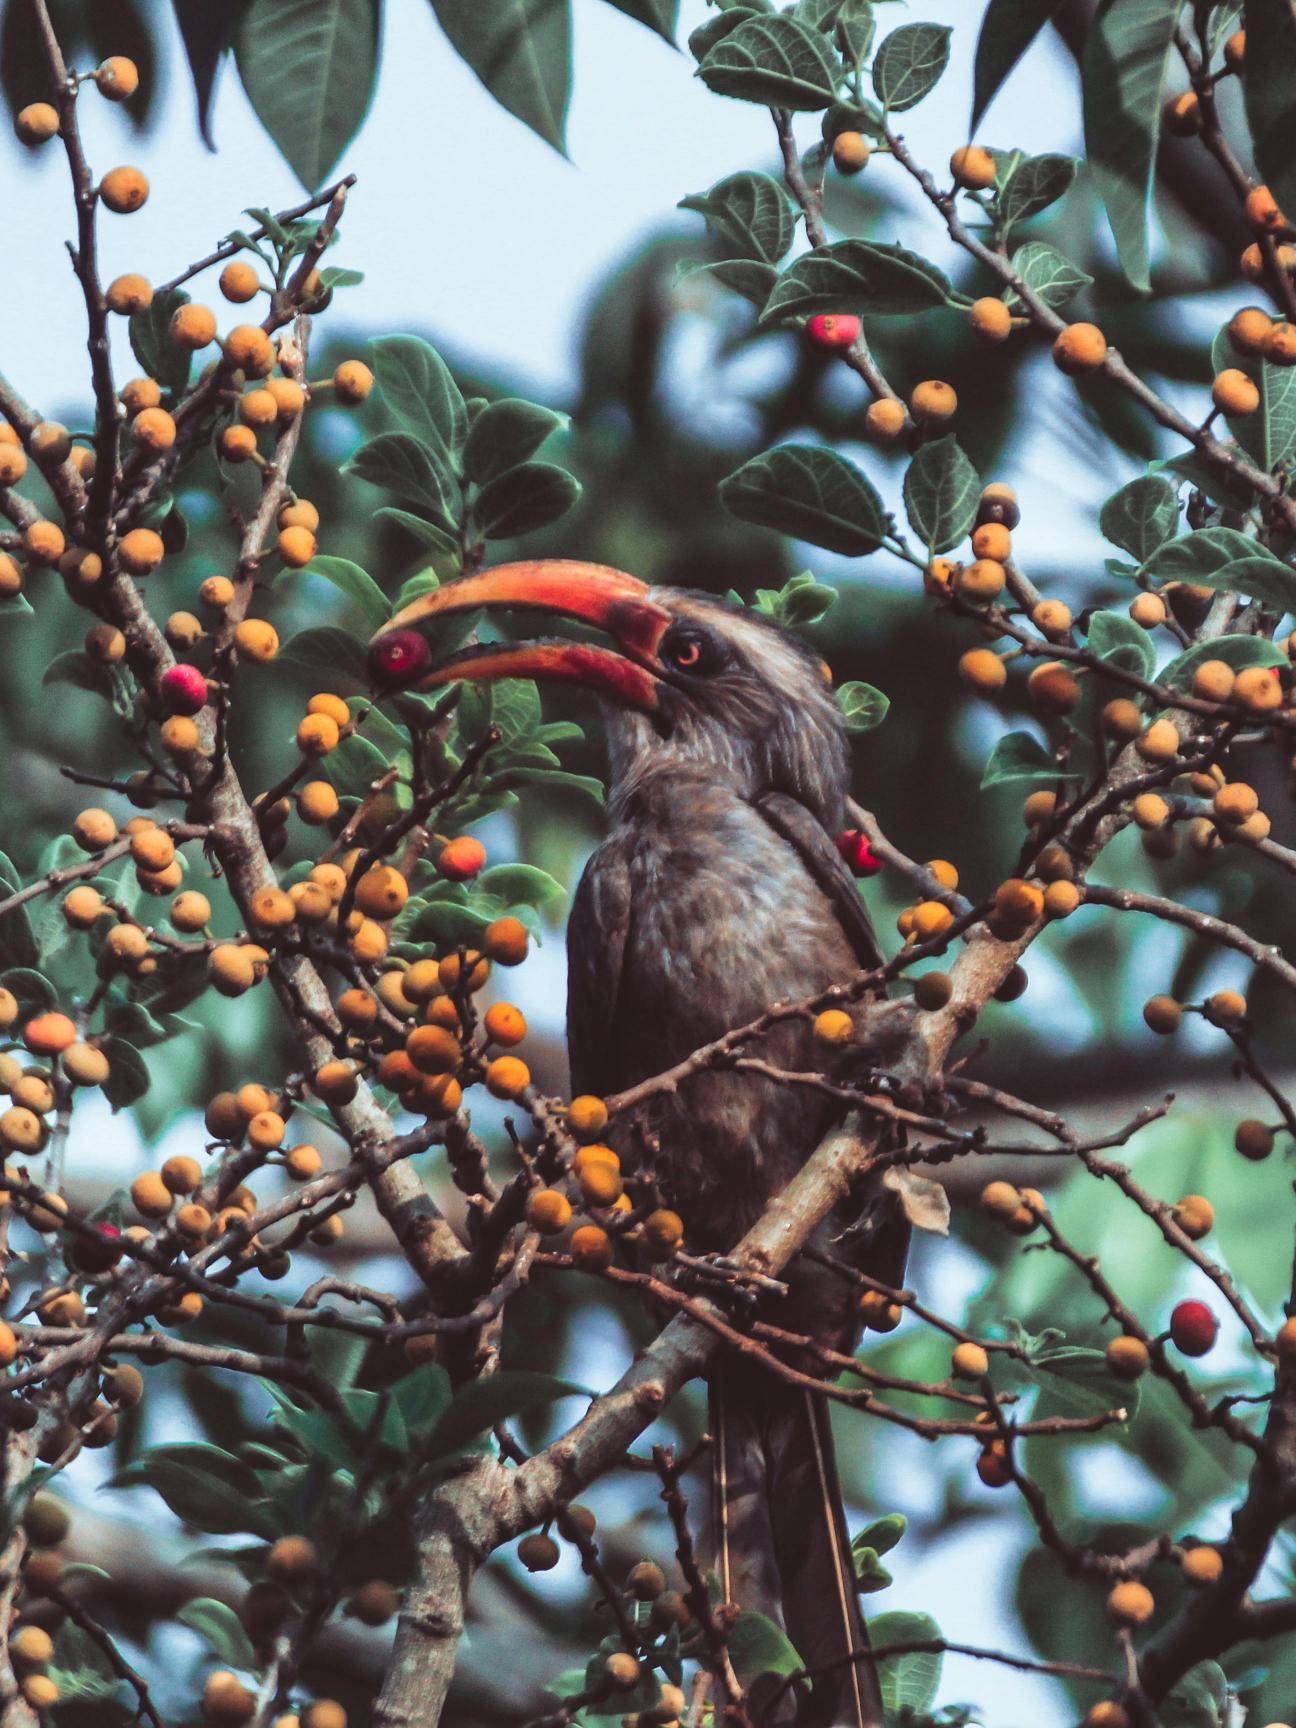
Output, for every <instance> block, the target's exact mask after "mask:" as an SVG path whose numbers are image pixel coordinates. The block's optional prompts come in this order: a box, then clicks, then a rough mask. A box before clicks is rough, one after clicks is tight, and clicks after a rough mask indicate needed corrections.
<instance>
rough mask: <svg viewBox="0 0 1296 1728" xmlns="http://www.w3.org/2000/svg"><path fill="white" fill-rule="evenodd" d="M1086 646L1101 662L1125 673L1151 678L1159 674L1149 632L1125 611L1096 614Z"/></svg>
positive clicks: (1093, 617) (1093, 616) (1090, 621)
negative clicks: (1154, 673) (1126, 614)
mask: <svg viewBox="0 0 1296 1728" xmlns="http://www.w3.org/2000/svg"><path fill="white" fill-rule="evenodd" d="M1087 644H1088V647H1089V649H1090V650H1091V652H1092V653H1094V654H1097V655H1098V657H1099V659H1101V660H1107V661H1110V662H1111V664H1112V665H1113V666H1119V667H1120V668H1121V669H1122V671H1125V672H1134V673H1136V674H1137V675H1138V676H1139V677H1140V678H1150V677H1151V676H1152V674H1153V672H1155V671H1156V652H1155V650H1154V649H1153V647H1152V644H1151V642H1149V640H1148V633H1147V631H1146V630H1144V629H1143V628H1142V627H1141V626H1140V625H1138V624H1136V623H1135V622H1134V620H1133V619H1132V618H1127V617H1126V616H1125V614H1124V613H1123V612H1095V613H1094V614H1093V615H1092V616H1091V618H1090V619H1089V633H1088V637H1087Z"/></svg>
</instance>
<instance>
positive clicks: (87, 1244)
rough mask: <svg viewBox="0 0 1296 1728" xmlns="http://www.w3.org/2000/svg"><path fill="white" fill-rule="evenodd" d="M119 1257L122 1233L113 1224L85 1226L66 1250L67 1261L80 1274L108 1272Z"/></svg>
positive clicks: (120, 1254)
mask: <svg viewBox="0 0 1296 1728" xmlns="http://www.w3.org/2000/svg"><path fill="white" fill-rule="evenodd" d="M91 1232H93V1234H91ZM121 1257H122V1233H121V1231H120V1230H119V1229H118V1228H117V1226H116V1225H115V1224H89V1225H87V1226H86V1229H85V1231H84V1232H81V1231H78V1232H77V1235H76V1237H75V1239H74V1241H73V1242H72V1244H71V1246H70V1247H69V1249H68V1258H69V1260H71V1261H72V1263H73V1265H74V1266H76V1267H77V1268H78V1269H79V1270H80V1271H82V1272H109V1271H111V1270H112V1268H113V1267H114V1266H115V1265H116V1264H117V1262H118V1261H119V1260H120V1259H121Z"/></svg>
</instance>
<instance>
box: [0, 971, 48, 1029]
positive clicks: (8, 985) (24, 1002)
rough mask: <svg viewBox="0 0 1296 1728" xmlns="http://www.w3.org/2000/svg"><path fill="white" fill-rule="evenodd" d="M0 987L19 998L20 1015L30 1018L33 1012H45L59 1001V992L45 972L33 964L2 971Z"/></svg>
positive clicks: (26, 1018)
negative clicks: (37, 969)
mask: <svg viewBox="0 0 1296 1728" xmlns="http://www.w3.org/2000/svg"><path fill="white" fill-rule="evenodd" d="M0 988H3V989H5V990H7V991H8V992H9V994H10V995H11V996H16V997H17V999H18V1012H19V1017H20V1018H21V1019H23V1020H30V1019H31V1017H32V1015H33V1014H44V1013H47V1012H48V1011H49V1009H51V1008H53V1007H54V1006H55V1004H56V1003H57V1002H58V992H57V991H56V990H55V988H54V986H53V985H52V984H51V983H50V981H49V979H48V978H46V977H45V976H44V974H43V973H40V972H37V971H36V969H35V968H34V967H32V966H10V967H7V968H6V969H5V971H3V972H0Z"/></svg>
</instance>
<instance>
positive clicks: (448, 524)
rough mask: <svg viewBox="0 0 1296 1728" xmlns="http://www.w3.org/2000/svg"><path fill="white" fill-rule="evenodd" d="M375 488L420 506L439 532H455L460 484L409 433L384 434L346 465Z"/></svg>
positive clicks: (349, 459)
mask: <svg viewBox="0 0 1296 1728" xmlns="http://www.w3.org/2000/svg"><path fill="white" fill-rule="evenodd" d="M342 472H343V473H344V474H357V475H359V477H360V479H361V480H367V481H368V482H369V483H370V485H371V486H383V487H385V488H386V489H387V491H389V492H394V493H395V494H396V495H397V497H398V498H404V499H405V501H406V502H407V503H409V504H417V505H419V506H420V507H421V508H422V509H423V510H424V511H426V512H427V515H428V516H429V518H430V519H431V521H432V522H433V524H434V525H435V526H436V527H438V528H443V529H445V530H446V531H447V532H452V531H453V530H454V529H455V528H456V527H457V525H458V521H459V512H460V510H461V509H462V497H461V494H460V490H459V483H458V481H457V480H456V479H455V477H454V475H453V474H452V473H451V472H450V469H449V468H448V467H446V466H445V464H444V463H443V462H442V460H441V458H440V457H439V456H437V455H436V454H435V453H434V452H433V451H432V450H431V449H429V447H428V446H427V445H426V444H424V443H422V442H420V440H419V439H418V438H416V437H414V435H413V434H412V433H409V432H380V433H379V434H378V436H377V437H376V438H371V439H370V440H369V442H368V443H367V444H362V445H361V446H360V448H359V449H358V450H357V451H356V453H355V454H354V456H351V457H350V458H348V460H347V461H346V462H344V463H343V464H342Z"/></svg>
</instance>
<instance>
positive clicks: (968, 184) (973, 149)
mask: <svg viewBox="0 0 1296 1728" xmlns="http://www.w3.org/2000/svg"><path fill="white" fill-rule="evenodd" d="M949 165H950V173H951V174H952V175H953V177H954V184H955V185H956V186H961V187H963V188H964V190H965V191H969V192H984V191H985V190H986V189H987V188H989V187H991V186H993V185H994V183H995V161H994V157H993V156H992V155H991V154H990V152H989V151H988V150H986V149H984V148H983V147H982V146H981V145H980V144H964V145H963V146H962V147H961V148H960V149H958V150H956V151H955V152H954V154H953V155H952V156H951V157H950V164H949Z"/></svg>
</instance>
